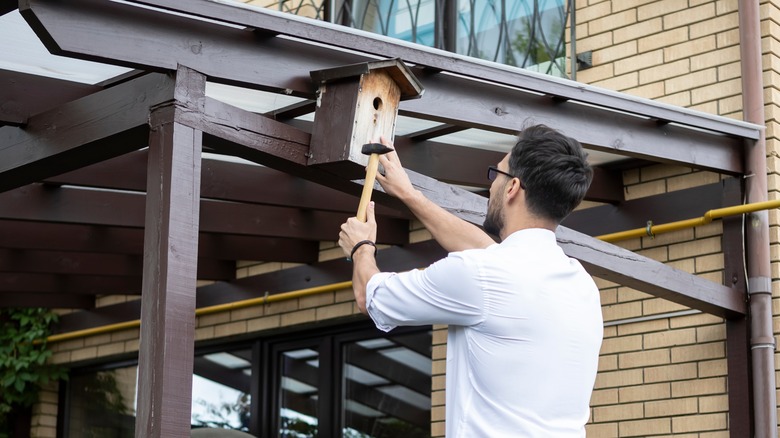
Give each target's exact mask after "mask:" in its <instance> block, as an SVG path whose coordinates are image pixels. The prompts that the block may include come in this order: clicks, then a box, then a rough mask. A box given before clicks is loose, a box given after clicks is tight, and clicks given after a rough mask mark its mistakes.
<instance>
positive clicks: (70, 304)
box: [0, 292, 95, 309]
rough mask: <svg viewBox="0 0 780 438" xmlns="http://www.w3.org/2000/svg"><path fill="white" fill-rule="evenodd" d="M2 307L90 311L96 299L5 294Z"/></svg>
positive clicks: (66, 295) (65, 295)
mask: <svg viewBox="0 0 780 438" xmlns="http://www.w3.org/2000/svg"><path fill="white" fill-rule="evenodd" d="M0 307H48V308H50V309H90V308H92V307H95V297H94V296H91V295H79V294H59V293H53V294H48V293H31V292H18V293H13V292H4V293H3V294H2V299H0Z"/></svg>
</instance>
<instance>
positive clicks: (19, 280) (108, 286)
mask: <svg viewBox="0 0 780 438" xmlns="http://www.w3.org/2000/svg"><path fill="white" fill-rule="evenodd" d="M7 292H19V293H26V292H33V293H60V294H79V295H112V294H121V295H140V294H141V276H140V275H138V276H137V277H119V276H111V277H109V276H105V275H62V274H53V273H48V272H46V273H43V274H35V273H11V274H9V273H0V301H2V297H4V296H5V293H7ZM41 305H42V306H43V307H49V306H48V305H47V303H41Z"/></svg>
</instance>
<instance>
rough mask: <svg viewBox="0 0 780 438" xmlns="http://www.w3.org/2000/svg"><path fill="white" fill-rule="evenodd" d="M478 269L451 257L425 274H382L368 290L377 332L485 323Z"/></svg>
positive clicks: (454, 255) (461, 258)
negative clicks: (435, 325) (411, 327)
mask: <svg viewBox="0 0 780 438" xmlns="http://www.w3.org/2000/svg"><path fill="white" fill-rule="evenodd" d="M483 302H484V298H483V291H482V288H481V286H480V282H479V269H478V266H477V265H476V264H475V263H474V262H473V261H472V260H470V259H469V258H467V257H464V256H463V253H452V254H450V255H449V256H448V257H446V258H444V259H442V260H440V261H438V262H436V263H434V264H433V265H431V266H430V267H428V268H427V269H425V270H414V271H409V272H403V273H379V274H376V275H374V276H373V277H371V279H370V280H369V282H368V285H367V286H366V308H367V310H368V315H369V316H370V317H371V319H372V320H373V321H374V324H376V326H377V328H378V329H380V330H383V331H390V330H392V329H393V328H395V327H397V326H401V325H426V324H453V325H463V326H469V325H475V324H479V323H480V322H482V321H483V320H484V312H483V309H484V304H483Z"/></svg>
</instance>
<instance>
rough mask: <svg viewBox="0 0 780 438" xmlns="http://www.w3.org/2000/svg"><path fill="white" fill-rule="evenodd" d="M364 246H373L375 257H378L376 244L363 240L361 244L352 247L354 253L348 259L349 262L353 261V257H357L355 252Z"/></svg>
mask: <svg viewBox="0 0 780 438" xmlns="http://www.w3.org/2000/svg"><path fill="white" fill-rule="evenodd" d="M363 245H371V246H373V247H374V257H376V244H375V243H374V242H372V241H370V240H361V241H360V242H358V243H356V244H355V246H353V247H352V252H351V253H350V254H349V257H347V261H350V262H351V261H352V257H354V256H355V251H357V249H358V248H360V247H361V246H363Z"/></svg>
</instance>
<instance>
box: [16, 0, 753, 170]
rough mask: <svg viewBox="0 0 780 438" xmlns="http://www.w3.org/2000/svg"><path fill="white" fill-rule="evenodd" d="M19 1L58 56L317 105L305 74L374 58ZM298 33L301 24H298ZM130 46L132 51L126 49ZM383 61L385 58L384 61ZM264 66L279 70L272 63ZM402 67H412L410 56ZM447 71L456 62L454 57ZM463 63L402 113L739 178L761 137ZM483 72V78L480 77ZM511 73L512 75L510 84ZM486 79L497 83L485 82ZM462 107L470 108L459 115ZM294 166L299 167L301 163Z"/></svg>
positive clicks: (742, 128)
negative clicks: (196, 74)
mask: <svg viewBox="0 0 780 438" xmlns="http://www.w3.org/2000/svg"><path fill="white" fill-rule="evenodd" d="M25 3H26V4H25V5H23V6H22V7H21V10H22V12H23V14H24V15H25V17H26V18H27V19H28V21H29V22H30V23H31V25H32V26H33V28H34V29H35V30H36V32H37V33H38V35H39V36H40V37H41V39H42V41H44V43H47V46H48V47H49V48H50V50H53V51H54V52H55V53H58V54H64V55H68V56H74V57H79V58H83V59H92V60H104V61H105V59H106V58H108V59H112V62H113V63H118V64H123V65H129V66H134V67H137V68H146V69H169V70H172V69H175V68H176V66H177V65H178V64H183V65H191V66H193V68H196V69H198V70H199V71H203V72H204V73H205V74H207V75H209V77H210V78H211V79H213V80H215V81H223V82H226V83H233V84H243V85H249V86H252V87H253V88H259V89H267V90H280V91H281V90H286V91H287V92H289V93H292V94H296V95H300V96H305V97H309V98H313V97H314V95H313V93H314V87H313V85H312V83H311V81H310V80H309V72H310V71H312V70H323V69H326V68H332V67H339V66H343V65H347V64H354V63H359V62H365V61H368V60H370V59H369V58H368V57H366V56H361V55H358V54H355V53H354V52H352V51H344V50H339V49H335V48H328V47H323V46H321V45H312V44H309V43H306V42H303V41H300V40H292V39H281V38H260V39H258V37H257V36H255V35H251V34H249V32H246V31H243V30H240V29H234V28H230V27H227V26H220V25H218V24H211V23H206V22H202V21H199V20H193V19H187V18H184V17H180V16H173V15H167V16H166V14H163V13H160V12H155V11H150V10H144V9H141V8H137V7H133V6H129V5H125V4H119V3H110V2H105V1H98V0H79V1H77V0H73V1H72V2H68V3H67V4H61V3H57V2H50V1H46V0H28V1H26V2H25ZM197 4H199V5H201V6H202V7H206V8H210V7H212V6H213V7H217V8H218V11H215V13H217V14H219V15H216V16H215V17H218V18H222V19H226V20H228V21H230V20H229V19H227V18H226V17H227V16H228V15H231V16H233V17H235V19H236V20H238V21H240V22H245V23H243V24H246V25H247V26H249V27H252V28H260V29H262V28H263V26H273V25H274V24H273V23H272V22H275V21H276V20H277V18H273V17H272V16H271V15H270V14H267V13H263V12H262V11H261V10H247V9H244V8H232V7H230V6H227V5H221V6H217V4H215V3H208V5H210V6H203V5H207V3H202V2H197ZM176 7H181V8H182V9H186V8H188V6H179V5H177V6H176ZM239 17H240V18H239ZM269 17H271V18H269ZM282 21H285V22H287V20H282ZM280 23H281V21H279V24H280ZM295 26H303V25H299V24H297V23H296V24H295ZM325 26H326V25H325V24H324V23H323V24H322V26H320V25H319V24H317V25H314V24H312V25H311V27H310V28H309V30H310V31H314V29H320V28H321V27H325ZM327 33H328V35H330V36H331V37H333V38H334V39H335V38H337V37H338V36H339V35H344V36H345V37H348V39H349V40H350V41H353V42H354V43H355V44H358V45H361V44H364V43H361V42H360V38H358V37H357V36H356V35H351V34H349V33H347V32H346V31H342V32H341V33H339V32H338V31H337V30H336V28H334V29H331V30H328V31H327ZM318 35H323V33H319V34H318ZM182 40H187V41H189V40H191V41H198V44H197V47H196V49H192V48H183V49H181V50H175V49H172V48H174V47H179V46H178V44H179V43H178V42H179V41H182ZM127 41H133V42H134V43H133V44H126V42H127ZM396 46H398V47H401V46H402V45H401V44H397V43H396V44H393V43H387V44H384V45H383V46H382V47H383V48H385V49H387V50H388V51H390V52H392V50H391V48H392V47H396ZM416 52H418V51H415V50H410V52H409V54H408V55H409V56H413V54H414V53H416ZM421 53H422V52H421V51H419V53H418V55H419V56H422V55H420V54H421ZM388 54H389V53H384V55H385V56H387V55H388ZM419 56H418V58H419ZM424 56H425V57H426V58H431V57H432V54H428V53H426V54H425V55H424ZM213 59H220V62H212V60H213ZM269 59H273V60H274V61H275V62H268V61H267V60H269ZM403 59H405V60H408V61H411V58H409V57H408V56H404V57H403ZM431 59H432V58H431ZM421 61H423V60H421ZM441 61H442V62H443V58H442V59H441ZM421 63H422V64H424V65H429V64H431V62H427V63H426V62H421ZM447 63H448V65H452V64H453V63H452V62H451V59H448V60H447ZM456 64H457V63H456ZM463 64H464V66H466V65H467V66H469V67H470V68H473V69H474V70H473V71H472V73H471V74H474V75H477V76H481V79H480V80H477V79H473V78H469V77H465V76H455V75H449V74H444V73H440V74H432V75H429V76H425V77H424V78H422V81H423V84H424V86H425V89H426V92H425V95H424V96H423V98H421V99H416V100H408V101H404V102H402V104H401V113H402V114H408V115H411V116H414V117H420V118H425V119H429V120H436V121H439V122H441V123H447V124H453V125H458V126H467V127H478V128H482V129H488V130H492V131H498V132H517V131H518V130H520V129H522V126H524V124H526V123H528V121H529V119H530V120H535V121H537V122H544V123H547V124H549V125H550V126H552V127H554V128H558V129H561V130H562V131H564V132H565V133H567V134H568V135H571V136H573V137H575V138H577V139H578V140H579V141H580V142H582V143H583V144H584V145H586V146H588V147H590V148H593V149H597V150H603V151H608V152H611V153H616V154H620V155H625V156H628V157H636V158H647V159H650V160H653V161H657V162H668V163H676V164H680V165H686V166H692V167H696V168H701V169H709V170H716V171H720V172H726V173H735V174H738V173H741V172H742V170H743V169H742V159H741V151H742V146H743V138H740V137H738V135H744V136H745V138H751V139H753V138H757V135H758V132H759V130H760V128H759V127H756V126H754V125H749V124H745V123H739V122H736V121H731V120H727V119H724V118H717V117H714V116H708V115H707V116H702V115H701V114H700V113H695V112H685V111H676V112H675V111H669V109H668V108H667V107H662V106H660V105H654V104H651V103H650V102H646V101H641V102H639V101H636V100H631V99H622V100H621V99H619V98H615V97H614V96H609V100H614V101H615V102H618V101H620V102H623V103H625V105H627V108H619V109H620V111H613V110H612V109H601V108H597V107H594V106H591V105H590V103H589V105H588V106H584V107H583V106H582V105H579V104H578V103H577V102H576V99H571V100H567V101H566V102H563V103H561V102H559V101H558V100H555V99H551V98H549V97H548V96H550V95H560V94H561V93H556V92H554V90H552V89H554V88H560V84H559V83H558V81H543V80H542V81H539V80H538V79H537V82H538V85H539V87H540V88H543V89H542V90H537V91H539V92H542V94H537V93H536V92H534V93H529V92H527V91H524V90H522V89H520V88H523V87H522V85H523V84H524V82H522V81H523V80H525V78H524V77H523V76H522V71H521V70H519V69H511V72H512V74H509V73H501V69H495V68H494V69H490V71H489V72H488V71H485V70H484V68H482V67H480V66H481V63H478V62H474V61H467V60H464V61H463ZM234 65H242V66H243V68H240V69H237V68H234V67H233V66H234ZM279 66H284V68H279ZM444 70H446V69H444ZM479 72H482V73H486V74H484V75H480V74H479ZM513 75H516V76H517V77H516V78H515V79H511V77H512V76H513ZM499 78H500V80H497V79H499ZM521 78H522V79H521ZM491 80H495V81H496V82H494V83H489V82H486V81H491ZM506 80H511V81H512V82H514V81H520V82H521V84H519V85H516V86H517V87H518V88H512V87H503V86H497V84H498V83H501V82H502V81H506ZM578 85H581V84H578ZM546 88H550V89H546ZM570 91H574V90H570ZM576 91H577V92H579V93H581V94H580V95H579V96H578V97H579V98H580V99H582V100H584V101H587V102H591V101H590V100H589V99H587V98H586V97H585V96H586V95H588V96H589V95H593V97H594V98H597V96H606V94H605V93H600V94H599V93H596V92H595V91H592V90H583V89H582V88H581V87H580V88H578V89H577V90H576ZM464 107H465V108H473V109H474V110H473V111H462V110H461V108H464ZM610 108H614V106H610ZM628 109H632V111H628ZM645 110H647V111H651V110H658V111H662V112H664V113H665V114H667V115H668V116H669V117H664V120H666V121H676V120H675V117H674V115H675V114H677V115H678V116H679V117H677V118H679V119H680V120H681V121H682V120H684V121H686V122H690V123H684V124H691V125H693V126H702V125H706V126H708V127H710V128H712V129H713V130H720V131H723V130H725V131H729V132H731V131H734V132H733V133H732V134H730V135H719V134H718V135H714V134H712V133H709V132H706V131H699V130H697V129H687V128H685V127H683V126H680V125H677V124H675V123H665V124H658V123H656V121H655V120H654V119H653V118H650V119H647V118H644V117H636V116H634V115H631V114H629V113H639V114H642V113H643V111H645ZM227 123H228V125H227V126H232V125H231V124H230V121H228V122H227ZM616 127H617V128H616ZM737 133H739V134H737ZM295 153H296V154H297V153H299V152H295ZM290 159H293V160H296V161H297V158H290ZM272 167H275V166H272Z"/></svg>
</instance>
